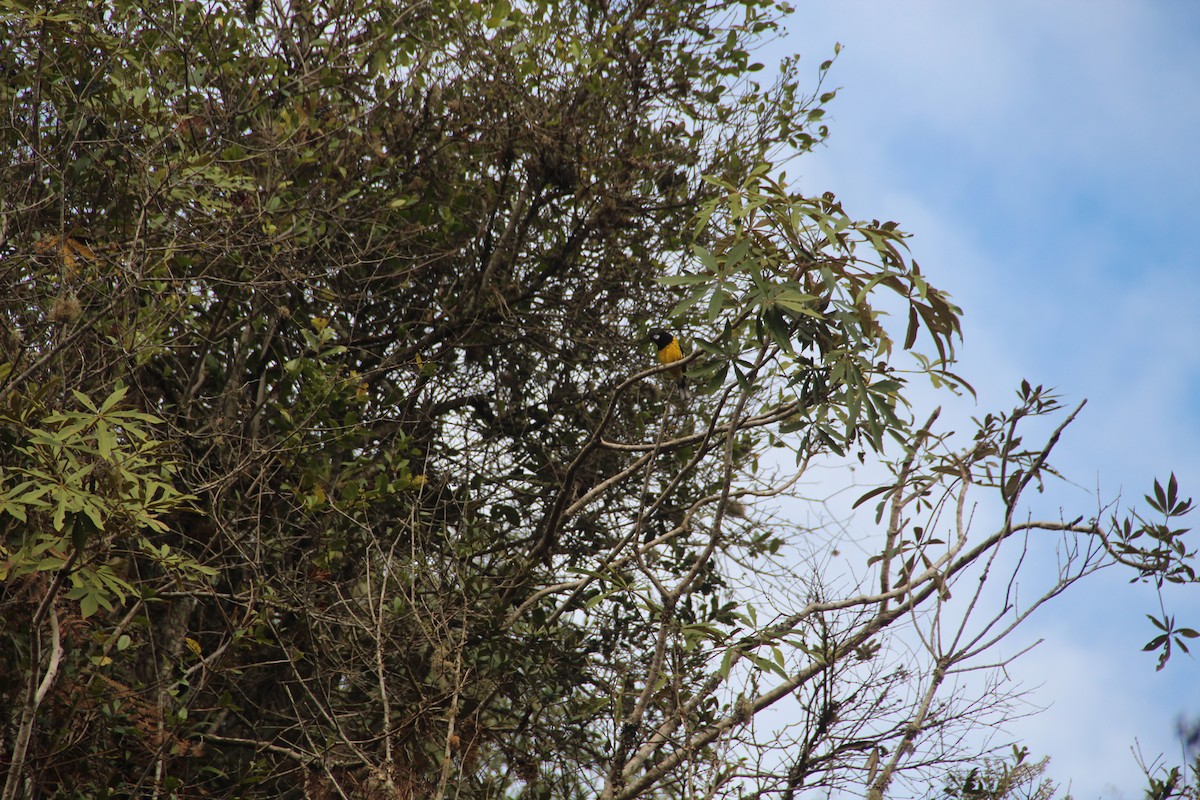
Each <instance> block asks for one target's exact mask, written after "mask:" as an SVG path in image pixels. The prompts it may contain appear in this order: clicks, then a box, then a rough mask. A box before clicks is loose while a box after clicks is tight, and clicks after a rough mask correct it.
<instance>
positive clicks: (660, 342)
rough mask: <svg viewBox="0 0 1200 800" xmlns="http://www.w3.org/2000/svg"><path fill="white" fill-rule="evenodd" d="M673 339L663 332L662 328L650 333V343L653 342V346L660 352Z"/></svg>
mask: <svg viewBox="0 0 1200 800" xmlns="http://www.w3.org/2000/svg"><path fill="white" fill-rule="evenodd" d="M673 338H675V337H673V336H672V335H671V334H669V333H667V332H666V331H664V330H663V329H662V328H655V329H654V330H652V331H650V341H652V342H654V344H655V346H657V347H658V348H659V349H660V350H661V349H662V348H664V347H666V346H667V345H669V344H670V343H671V340H672V339H673Z"/></svg>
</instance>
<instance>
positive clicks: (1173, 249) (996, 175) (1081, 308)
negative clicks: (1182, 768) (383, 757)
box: [761, 0, 1200, 800]
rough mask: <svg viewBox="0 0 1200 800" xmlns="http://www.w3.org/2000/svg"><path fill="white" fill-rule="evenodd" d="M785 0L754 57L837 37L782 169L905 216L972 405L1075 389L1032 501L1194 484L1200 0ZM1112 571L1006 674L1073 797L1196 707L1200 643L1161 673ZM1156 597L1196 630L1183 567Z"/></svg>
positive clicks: (877, 211)
mask: <svg viewBox="0 0 1200 800" xmlns="http://www.w3.org/2000/svg"><path fill="white" fill-rule="evenodd" d="M794 5H795V6H796V11H795V13H794V15H793V16H792V18H791V19H790V20H789V23H788V28H789V36H788V37H787V38H785V39H783V40H782V41H779V42H775V43H773V44H772V45H771V46H770V47H769V48H768V49H767V50H766V51H765V52H764V53H762V54H761V55H764V56H768V57H769V56H774V55H782V54H784V53H791V52H799V53H800V54H801V55H802V56H803V61H802V62H801V64H802V70H803V69H804V67H805V65H807V67H808V68H809V69H810V70H811V74H813V75H814V76H815V74H816V68H817V65H818V64H819V63H820V62H821V61H823V60H824V59H826V58H828V57H830V56H831V55H832V51H833V46H834V43H835V42H840V43H841V44H842V45H843V47H844V50H843V52H842V54H841V55H840V56H839V57H838V59H837V61H836V63H835V64H834V66H833V68H832V70H831V71H830V77H829V80H828V86H829V87H837V88H839V89H840V91H839V95H838V97H837V98H836V99H835V100H834V101H833V102H832V104H831V105H830V106H829V109H828V116H827V118H826V119H827V120H828V122H829V125H830V128H831V130H832V136H831V138H830V140H829V142H828V143H827V144H826V145H825V146H823V147H822V148H820V149H819V150H818V151H817V152H816V153H814V154H811V155H809V156H806V157H804V158H802V159H799V160H797V161H796V162H793V163H792V164H791V165H789V167H788V175H789V179H790V182H791V183H792V185H793V186H794V187H796V188H798V189H800V190H801V191H804V192H806V193H810V194H815V193H820V192H823V191H826V190H831V191H833V192H835V193H836V194H837V195H838V197H839V198H840V199H841V200H842V201H843V203H844V204H845V206H846V208H847V210H849V211H850V212H851V214H853V215H855V216H858V217H859V218H867V219H870V218H872V217H878V218H880V219H894V220H897V221H898V222H900V223H901V227H902V228H904V229H905V230H907V231H909V232H911V233H912V234H913V235H914V238H913V239H912V240H911V242H910V244H911V248H912V254H913V256H914V257H915V258H916V259H917V260H918V261H919V262H920V263H921V265H922V269H923V271H924V272H925V273H926V275H927V276H929V277H930V279H931V281H932V282H933V283H935V285H938V286H940V287H942V288H944V289H947V290H948V291H949V292H950V293H951V294H952V295H953V297H954V299H955V301H956V302H957V303H958V304H959V305H960V306H962V307H963V309H964V311H965V317H964V332H965V344H964V346H963V348H962V350H961V356H962V360H961V364H960V367H961V372H962V373H963V374H964V375H965V376H966V377H967V378H968V379H969V380H971V381H972V383H973V384H974V385H975V387H976V389H977V390H978V393H979V396H978V404H977V405H975V404H974V403H971V404H968V405H969V407H968V408H967V409H966V411H965V413H966V414H972V413H974V414H980V413H983V412H984V411H988V410H994V409H999V408H1005V407H1008V406H1010V405H1011V403H1012V400H1013V397H1014V395H1013V390H1014V389H1015V387H1016V386H1017V384H1018V383H1019V382H1020V380H1021V379H1022V378H1028V379H1029V380H1030V381H1031V382H1032V383H1043V384H1046V385H1050V386H1056V387H1058V388H1059V389H1060V390H1061V392H1062V394H1063V395H1064V396H1065V398H1066V399H1067V400H1074V401H1078V400H1080V399H1083V398H1087V399H1088V401H1089V402H1088V406H1087V408H1086V409H1085V411H1084V413H1083V415H1082V418H1081V419H1080V420H1079V421H1078V423H1077V424H1076V425H1075V426H1073V428H1071V429H1070V430H1069V431H1068V433H1067V435H1066V436H1065V437H1064V440H1063V442H1062V443H1061V444H1060V446H1059V449H1058V450H1057V451H1056V452H1057V455H1058V459H1057V464H1058V466H1059V467H1060V468H1061V469H1063V470H1064V471H1065V472H1066V473H1067V474H1068V475H1069V476H1070V477H1071V478H1072V479H1073V480H1074V481H1075V485H1062V484H1060V485H1058V486H1054V487H1052V491H1051V492H1049V493H1048V494H1047V495H1046V496H1044V497H1043V498H1040V499H1039V500H1038V502H1039V503H1040V504H1042V505H1043V506H1044V508H1047V509H1058V508H1059V507H1063V508H1065V509H1066V510H1067V512H1070V511H1071V510H1073V509H1077V510H1079V513H1085V512H1086V511H1087V510H1088V509H1089V508H1091V509H1094V508H1095V500H1094V496H1095V494H1096V489H1097V486H1099V489H1100V494H1101V495H1102V496H1103V497H1104V498H1106V499H1111V497H1113V496H1115V495H1117V494H1122V496H1123V502H1124V503H1126V504H1128V503H1137V502H1138V501H1140V500H1141V496H1142V494H1143V493H1145V492H1146V491H1147V490H1148V489H1149V487H1150V485H1151V483H1152V480H1153V478H1155V477H1163V478H1165V477H1166V476H1167V474H1168V473H1169V472H1170V471H1171V470H1174V471H1175V473H1176V474H1177V475H1178V477H1179V480H1180V483H1181V487H1182V489H1183V490H1184V492H1185V494H1192V495H1196V496H1200V447H1198V445H1200V312H1198V311H1197V305H1198V304H1200V245H1198V244H1197V243H1196V242H1194V241H1193V237H1194V235H1195V234H1196V233H1197V232H1198V231H1200V3H1196V2H1193V0H1137V1H1136V2H1135V0H1124V1H1123V2H1118V1H1117V0H1088V1H1084V0H1054V1H1053V2H1052V1H1051V0H1041V1H1040V2H1035V1H1034V0H1009V1H1007V2H1004V3H983V2H963V0H927V1H922V2H900V1H899V0H892V1H889V2H885V1H884V0H873V1H871V2H868V1H867V0H836V1H835V0H821V1H817V0H794ZM1141 505H1143V506H1144V504H1141ZM1198 514H1200V512H1198ZM1190 522H1191V523H1192V524H1193V525H1195V526H1196V527H1197V528H1200V516H1197V517H1196V518H1195V519H1191V520H1190ZM1193 536H1194V537H1196V538H1198V539H1200V531H1198V532H1197V534H1193ZM1197 545H1200V541H1193V546H1197ZM1126 581H1127V578H1126V577H1125V576H1121V575H1116V574H1114V575H1112V576H1103V577H1101V578H1100V579H1099V580H1097V581H1095V582H1093V583H1092V584H1091V585H1090V586H1084V587H1079V590H1078V591H1074V592H1073V593H1071V594H1068V595H1065V596H1064V597H1062V598H1060V602H1058V603H1057V604H1056V605H1054V606H1052V607H1051V608H1049V609H1046V613H1043V614H1042V615H1041V616H1038V617H1035V618H1034V620H1033V622H1032V625H1031V627H1030V629H1029V630H1028V631H1026V632H1025V633H1024V634H1023V635H1024V636H1025V638H1026V639H1027V640H1030V641H1032V640H1033V639H1037V638H1044V639H1045V640H1046V641H1045V643H1044V644H1043V645H1042V646H1040V647H1039V648H1038V649H1036V650H1035V651H1034V652H1033V653H1031V654H1030V655H1028V656H1026V657H1025V658H1023V659H1022V660H1021V661H1019V662H1018V664H1017V665H1016V667H1014V669H1013V670H1012V675H1013V677H1014V678H1015V679H1016V680H1018V681H1020V682H1021V683H1023V684H1024V685H1026V686H1028V687H1030V688H1034V687H1036V688H1035V691H1034V693H1033V695H1032V699H1033V700H1034V702H1036V703H1038V704H1039V705H1042V706H1046V707H1048V708H1047V710H1046V711H1045V712H1043V713H1042V714H1040V715H1038V716H1036V717H1033V718H1031V719H1026V720H1022V721H1019V722H1017V723H1016V724H1014V725H1013V726H1012V729H1011V733H1012V734H1013V735H1014V736H1016V737H1018V738H1020V739H1022V740H1024V741H1025V743H1026V744H1028V745H1029V746H1030V749H1031V751H1032V752H1033V753H1034V754H1035V755H1038V756H1040V755H1049V756H1051V757H1052V759H1053V763H1052V768H1051V772H1052V774H1053V777H1054V778H1055V779H1056V780H1058V781H1060V782H1061V783H1062V784H1063V785H1064V788H1065V785H1066V784H1067V783H1069V784H1070V790H1071V793H1072V795H1073V796H1074V797H1075V798H1076V800H1090V798H1097V797H1111V798H1130V799H1131V800H1132V798H1136V797H1140V796H1141V791H1142V782H1141V778H1140V771H1139V769H1138V767H1137V763H1136V761H1135V760H1134V757H1133V755H1132V753H1131V748H1133V747H1134V746H1135V745H1140V747H1141V750H1142V753H1143V754H1144V755H1145V756H1146V758H1147V759H1148V760H1153V759H1154V758H1155V757H1156V756H1158V755H1159V754H1160V753H1166V756H1167V761H1168V762H1169V763H1178V761H1179V759H1180V754H1179V750H1178V747H1177V745H1176V742H1175V739H1174V736H1173V728H1174V721H1175V719H1176V717H1177V716H1178V715H1179V714H1180V713H1181V712H1187V713H1189V714H1191V715H1193V716H1197V715H1200V661H1198V660H1197V658H1191V657H1188V656H1185V655H1182V654H1180V655H1177V656H1175V658H1173V659H1172V661H1171V663H1169V664H1168V666H1167V668H1166V669H1165V670H1163V672H1161V673H1155V671H1154V664H1155V662H1154V659H1153V657H1152V656H1150V655H1149V654H1144V653H1141V652H1139V650H1140V647H1141V645H1142V644H1144V643H1145V642H1146V641H1147V640H1148V639H1149V638H1150V636H1151V632H1150V629H1149V628H1148V622H1147V621H1146V619H1145V616H1144V615H1145V614H1146V613H1150V612H1156V611H1157V606H1156V600H1155V598H1154V595H1153V593H1151V592H1147V591H1145V590H1142V589H1139V588H1138V587H1131V586H1129V584H1128V583H1127V582H1126ZM1170 599H1171V602H1172V603H1173V606H1174V607H1173V610H1174V611H1176V612H1178V616H1179V617H1180V620H1181V621H1182V622H1185V623H1188V624H1192V626H1193V627H1197V628H1200V587H1195V586H1193V587H1188V589H1187V590H1186V591H1179V592H1175V593H1173V595H1172V596H1171V598H1170ZM1194 650H1195V651H1197V655H1198V656H1200V646H1197V647H1196V648H1194Z"/></svg>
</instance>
